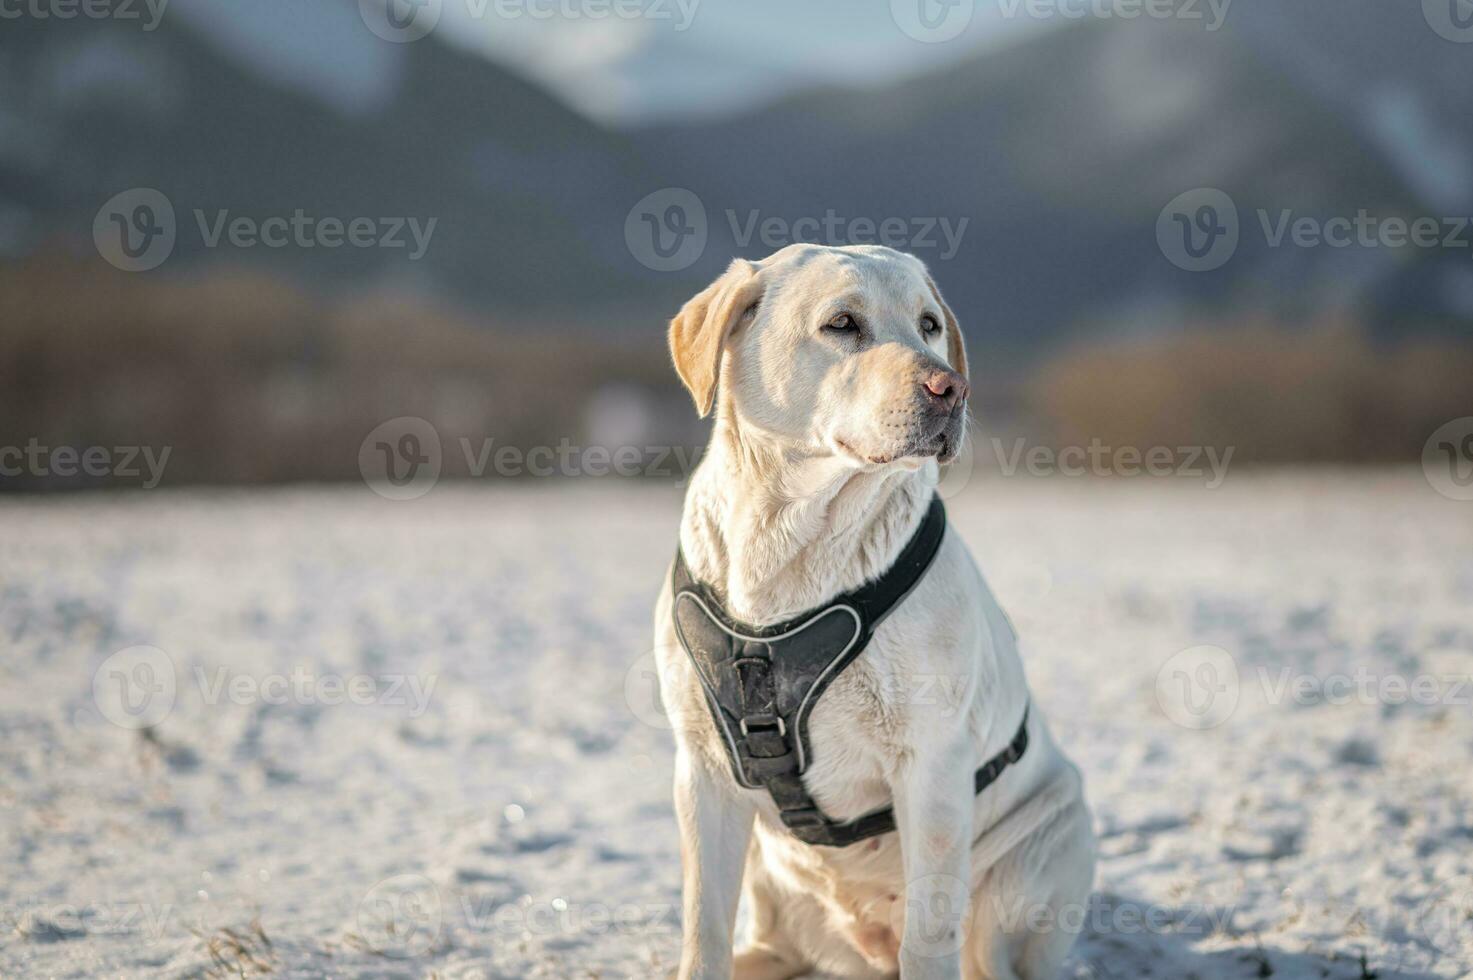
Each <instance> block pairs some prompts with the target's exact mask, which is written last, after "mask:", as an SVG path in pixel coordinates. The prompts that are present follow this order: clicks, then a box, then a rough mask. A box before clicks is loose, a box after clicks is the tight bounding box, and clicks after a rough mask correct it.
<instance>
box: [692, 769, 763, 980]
mask: <svg viewBox="0 0 1473 980" xmlns="http://www.w3.org/2000/svg"><path fill="white" fill-rule="evenodd" d="M755 813H756V809H755V807H754V806H753V805H752V802H751V801H750V800H748V799H745V798H744V797H743V795H742V794H741V791H740V790H739V789H738V788H737V787H736V785H735V784H734V783H733V782H732V780H731V777H730V776H729V775H728V774H727V773H726V772H725V771H721V770H717V769H715V768H714V763H713V762H712V760H710V759H709V758H706V757H705V756H704V755H702V754H701V753H699V752H692V751H691V750H690V749H689V748H688V747H686V746H681V747H680V748H679V749H678V751H677V753H676V760H675V817H676V821H677V822H678V823H679V824H680V852H681V854H680V857H681V869H682V872H683V874H682V878H683V887H684V895H683V899H682V908H683V912H684V919H683V923H682V927H681V952H680V972H679V974H678V976H679V977H680V980H727V978H729V977H730V976H731V970H732V931H733V930H734V929H735V927H736V912H737V902H738V900H739V899H740V897H741V889H742V868H743V865H744V863H745V861H746V856H747V843H748V841H749V840H750V839H751V836H752V820H753V817H754V815H755Z"/></svg>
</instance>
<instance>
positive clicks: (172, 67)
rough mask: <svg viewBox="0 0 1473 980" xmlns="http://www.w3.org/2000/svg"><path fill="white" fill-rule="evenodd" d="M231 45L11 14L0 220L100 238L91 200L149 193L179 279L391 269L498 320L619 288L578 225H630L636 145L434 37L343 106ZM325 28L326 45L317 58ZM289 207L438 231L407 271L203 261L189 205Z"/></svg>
mask: <svg viewBox="0 0 1473 980" xmlns="http://www.w3.org/2000/svg"><path fill="white" fill-rule="evenodd" d="M138 6H141V5H138ZM267 13H269V11H267ZM263 16H264V15H263ZM340 29H341V30H342V31H345V32H352V34H351V36H346V37H343V38H342V39H341V40H342V41H343V42H344V43H345V45H346V42H347V41H350V40H358V38H359V36H367V35H368V32H367V31H366V30H365V28H364V26H363V24H362V22H361V21H359V20H358V17H357V13H356V5H354V11H353V13H352V16H351V19H350V21H347V22H343V24H342V25H341V27H340ZM220 40H221V38H220V33H219V32H218V31H207V30H204V29H202V28H201V27H199V26H196V22H195V21H194V20H192V19H189V18H183V17H179V16H167V15H166V16H165V17H163V18H162V20H161V21H160V23H159V25H158V27H157V29H156V30H154V31H152V32H144V31H142V30H140V28H139V27H138V26H137V24H136V23H134V22H129V21H120V20H82V19H77V20H71V21H65V22H59V21H54V20H53V21H37V20H29V19H23V20H13V21H7V22H6V27H5V30H4V31H3V32H0V215H5V214H9V215H10V216H11V219H10V220H11V223H12V224H19V225H22V226H23V227H25V228H27V229H29V234H28V236H27V237H28V240H29V241H30V242H31V244H34V243H35V241H36V239H38V238H47V239H49V238H54V237H56V236H60V237H61V238H62V239H63V240H64V241H65V242H67V243H69V244H71V245H73V246H74V247H76V248H78V249H82V250H90V249H92V247H93V246H92V242H91V228H92V221H93V216H94V215H95V214H96V212H97V209H98V208H99V207H100V206H101V205H102V204H103V203H104V202H105V201H107V200H108V199H109V198H110V197H112V196H113V195H114V194H116V193H118V192H120V191H123V190H126V189H129V188H133V187H151V188H156V189H158V190H160V191H162V192H163V193H164V194H165V195H166V196H167V197H168V198H169V199H170V201H171V202H172V204H173V205H174V208H175V211H176V215H177V220H178V227H179V235H178V243H177V246H176V249H175V253H174V257H173V258H172V259H171V260H170V264H169V265H168V266H167V267H165V268H166V269H167V270H170V271H172V270H177V269H180V268H186V267H189V266H191V265H194V264H198V263H201V262H203V261H204V260H206V259H210V258H217V259H219V260H221V261H231V262H242V261H243V262H246V263H261V264H264V265H266V266H267V267H268V268H274V269H278V270H281V271H283V272H289V273H293V274H295V275H296V276H298V277H299V278H302V279H305V280H308V281H311V282H314V283H319V284H322V283H333V282H337V283H340V284H347V283H354V284H359V283H362V282H364V281H366V280H367V281H376V280H381V279H388V280H390V281H391V282H392V283H394V284H396V285H401V286H404V287H407V288H410V289H419V290H422V291H424V292H428V293H440V292H448V293H449V294H450V295H451V296H453V297H458V298H459V299H460V301H462V302H464V303H466V304H470V305H475V306H479V307H484V308H489V309H493V310H500V311H507V312H516V311H519V310H532V309H536V310H545V309H546V308H547V306H548V305H549V304H548V302H547V300H548V297H549V296H553V297H556V303H557V304H565V305H567V306H569V307H574V306H581V305H583V304H587V303H590V302H593V301H595V300H597V299H599V298H601V297H604V296H606V295H607V294H608V293H609V292H611V291H614V290H617V288H618V287H619V284H620V282H621V281H622V279H623V277H624V270H623V269H622V262H623V261H624V260H627V258H628V256H627V252H626V251H625V250H624V248H623V246H622V243H620V245H619V247H618V248H617V250H613V251H610V250H608V249H606V248H605V247H604V244H603V243H601V242H599V241H598V240H596V239H595V238H592V237H590V236H589V235H588V234H587V233H586V231H587V227H588V226H589V224H590V222H595V223H596V222H599V221H603V220H617V221H619V222H622V220H623V213H624V211H625V210H627V205H626V204H623V203H622V202H623V200H624V198H625V197H626V196H627V195H626V193H625V192H626V189H627V188H628V187H630V186H637V185H638V184H639V183H640V182H641V180H642V179H643V178H642V177H641V174H642V171H641V165H640V163H639V161H638V157H637V155H635V154H633V153H632V152H631V151H630V148H629V145H628V140H627V138H625V137H622V136H620V135H618V134H615V133H610V132H607V131H605V130H602V129H600V128H599V127H597V126H595V125H594V124H592V123H590V122H589V121H587V120H585V119H583V118H582V117H580V116H578V115H576V114H574V113H573V112H572V111H571V110H569V109H568V108H566V107H565V106H563V105H562V104H561V103H559V102H557V101H555V100H554V99H552V98H551V97H550V96H548V95H547V94H546V93H544V92H543V91H542V90H540V89H538V88H536V87H534V86H532V85H530V84H527V83H526V82H524V81H522V80H520V79H519V78H517V77H515V76H513V75H511V74H509V73H507V72H505V71H503V70H501V69H499V68H497V67H496V66H494V65H492V64H490V63H488V62H487V61H485V60H484V59H482V58H480V57H477V56H474V55H472V54H469V53H466V52H462V51H460V50H459V49H456V48H454V47H449V46H445V45H441V44H439V43H437V42H436V41H435V40H434V39H433V38H431V39H428V40H425V41H422V42H421V43H417V44H407V45H399V46H394V47H392V48H390V50H393V51H395V52H396V53H397V54H398V55H399V56H400V61H399V63H398V64H397V65H396V71H395V76H396V77H397V84H396V86H395V87H394V89H393V90H392V92H391V93H390V97H389V98H387V99H381V100H377V101H373V102H369V103H368V104H366V105H362V104H360V105H356V106H351V107H349V106H345V105H344V104H343V101H344V100H342V99H341V98H328V97H324V93H323V92H321V91H319V90H315V86H314V85H313V84H312V83H310V82H309V83H308V84H289V83H288V80H286V79H281V78H273V77H270V76H269V75H268V74H266V73H264V72H263V71H262V70H261V66H262V62H260V61H259V60H256V61H255V62H254V63H253V61H252V60H251V59H250V58H245V57H241V56H240V54H241V53H240V52H239V51H233V50H230V49H229V48H227V47H225V46H223V45H222V44H221V43H220ZM334 40H335V38H334V37H333V36H331V34H330V33H329V34H328V35H327V36H323V37H321V38H319V39H318V41H319V43H321V44H322V45H323V51H324V52H325V54H324V57H331V54H330V53H331V52H332V51H333V50H335V44H334ZM370 40H371V41H372V43H373V44H376V45H379V46H381V47H389V46H387V45H384V44H383V42H380V41H378V40H377V39H376V38H371V37H370ZM297 209H301V210H303V211H304V212H305V213H306V214H307V215H309V216H312V217H316V218H324V217H336V218H339V219H343V220H348V219H351V218H354V217H360V216H361V217H372V218H376V219H377V218H385V219H387V218H419V219H422V220H428V219H430V218H435V219H437V224H436V227H435V230H434V234H433V238H432V239H431V246H430V248H429V249H428V251H427V252H426V253H425V256H424V258H423V259H422V260H420V261H418V262H413V263H411V262H408V261H406V258H405V251H404V250H385V249H375V248H352V247H341V248H336V249H332V250H325V249H321V248H318V249H314V250H311V251H308V250H306V249H302V248H298V247H296V246H288V247H286V248H280V249H271V248H265V247H256V248H254V249H252V250H251V251H250V254H249V255H244V254H240V253H232V250H231V249H230V248H229V247H228V246H221V247H220V248H219V249H218V253H220V254H216V255H211V254H210V252H209V250H208V249H207V247H206V239H205V236H204V235H203V234H202V233H201V232H200V230H199V228H198V221H197V219H196V216H195V214H194V212H195V211H196V210H200V211H203V212H204V215H205V217H204V220H205V221H206V223H207V224H209V225H211V226H213V225H214V223H215V222H216V220H217V219H218V217H219V214H220V212H222V211H228V212H229V217H231V218H234V217H236V216H246V217H250V218H253V219H255V220H257V221H259V220H262V219H265V218H267V217H271V216H278V215H280V216H287V217H290V216H292V215H293V214H294V212H295V211H296V210H297ZM606 211H607V212H609V213H614V212H615V211H617V214H616V216H615V218H614V219H606V218H605V217H604V212H606ZM403 237H405V238H407V237H408V236H407V233H406V234H405V235H404V236H403ZM3 243H4V242H3V238H0V246H3ZM601 249H602V251H601ZM224 253H232V254H224ZM554 305H556V304H554Z"/></svg>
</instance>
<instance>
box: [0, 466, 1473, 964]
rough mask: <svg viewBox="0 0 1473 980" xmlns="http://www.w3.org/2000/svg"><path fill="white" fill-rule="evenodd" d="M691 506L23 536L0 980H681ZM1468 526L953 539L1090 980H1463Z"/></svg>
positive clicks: (1113, 516) (205, 507) (185, 512)
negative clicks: (1090, 876) (1038, 734)
mask: <svg viewBox="0 0 1473 980" xmlns="http://www.w3.org/2000/svg"><path fill="white" fill-rule="evenodd" d="M679 506H680V494H679V490H678V489H677V488H674V487H669V486H667V487H653V488H652V487H643V486H637V485H633V484H628V483H616V482H590V481H583V482H580V483H577V484H573V483H563V484H549V483H521V484H515V485H510V486H508V485H504V484H503V485H496V486H492V485H486V484H480V485H469V486H465V485H462V486H456V485H441V486H439V487H436V488H435V490H434V491H433V492H431V493H430V494H429V495H428V496H426V497H423V498H421V499H418V500H414V501H405V502H390V501H386V500H383V499H380V498H379V497H378V496H376V495H375V494H374V493H372V492H370V491H369V490H368V489H366V488H364V487H361V486H360V487H341V488H332V489H289V490H268V491H259V492H250V493H245V492H240V493H235V492H228V493H227V492H210V493H205V492H200V493H176V492H164V491H154V492H150V493H141V494H138V495H135V496H122V495H119V496H94V495H76V496H67V497H63V498H51V499H11V500H4V501H0V644H3V646H0V976H4V977H29V976H37V977H102V976H108V977H114V976H126V977H149V978H152V977H183V976H199V975H202V974H209V973H211V972H213V973H214V974H215V975H223V976H238V975H242V973H244V974H245V975H250V974H251V971H252V970H254V969H256V967H257V965H258V966H259V967H260V968H263V969H264V968H269V969H271V970H273V971H274V972H275V974H276V975H281V976H297V977H315V976H334V977H398V976H404V977H419V976H432V975H433V976H439V977H446V978H449V977H488V978H514V980H520V978H524V977H558V978H563V977H570V978H579V977H590V978H591V977H598V978H611V977H626V976H629V977H656V976H662V975H663V974H664V972H665V970H667V969H668V968H669V967H670V966H671V965H672V964H673V962H674V960H675V955H676V950H677V946H678V888H679V874H678V853H677V844H676V836H675V826H674V819H673V816H672V812H671V804H670V791H669V771H670V764H671V742H670V736H669V733H668V732H667V731H665V730H664V729H663V728H662V727H661V725H660V721H659V719H660V713H659V710H658V705H657V701H656V694H655V686H654V680H653V675H652V673H651V669H650V668H651V661H650V657H649V652H648V651H649V643H650V640H649V629H650V623H649V621H650V607H651V602H652V599H653V597H654V594H655V592H656V589H657V587H658V584H659V580H660V577H661V575H662V573H663V570H664V568H665V563H666V561H667V560H668V559H669V557H670V553H671V548H672V546H673V541H674V537H673V535H674V529H675V526H676V522H677V515H678V511H679ZM1470 508H1473V505H1470V504H1468V503H1459V502H1455V501H1451V500H1448V499H1445V498H1444V497H1441V496H1439V495H1438V494H1436V493H1434V492H1433V491H1432V490H1431V489H1430V488H1429V487H1428V485H1427V483H1426V482H1425V481H1424V480H1423V477H1422V475H1421V473H1420V472H1416V471H1412V472H1408V473H1379V474H1377V473H1366V472H1355V471H1331V472H1321V473H1315V474H1298V475H1292V474H1263V475H1257V474H1252V473H1234V474H1232V476H1231V477H1230V478H1229V479H1228V480H1227V481H1226V482H1225V483H1224V484H1223V486H1222V487H1221V488H1219V489H1216V490H1212V491H1208V490H1205V489H1203V488H1202V486H1201V485H1200V483H1196V484H1192V485H1187V484H1186V483H1184V482H1182V481H1181V480H1174V479H1168V478H1158V479H1148V478H1137V479H1134V480H1124V479H1115V480H1100V479H1066V478H1055V479H1052V480H1043V479H1021V478H1019V479H1004V478H1000V477H999V478H990V479H977V480H974V481H973V482H972V484H971V485H970V486H968V487H966V488H965V489H964V490H963V491H961V492H959V493H958V494H957V495H956V496H953V498H952V499H951V501H950V511H951V518H952V522H953V526H954V527H955V528H956V529H957V530H958V531H959V532H960V533H961V534H963V535H964V536H965V537H966V539H967V541H968V542H969V543H970V544H971V546H972V549H973V551H974V553H975V554H976V555H977V557H978V559H979V560H980V562H981V564H982V566H983V569H984V571H985V572H986V573H987V574H988V576H989V578H990V579H991V580H992V583H993V586H994V588H995V589H996V590H997V591H998V593H999V594H1000V595H1001V597H1002V598H1003V600H1004V602H1005V604H1006V605H1007V606H1008V608H1009V610H1010V611H1011V613H1012V615H1013V618H1014V620H1015V622H1016V623H1017V626H1018V628H1019V630H1020V631H1021V633H1022V634H1023V636H1024V641H1025V649H1026V656H1027V663H1028V670H1029V675H1030V679H1031V682H1032V686H1033V689H1034V692H1035V697H1036V699H1037V702H1038V703H1040V704H1041V705H1042V706H1043V707H1044V709H1045V710H1047V712H1048V714H1049V716H1050V718H1051V719H1052V724H1053V726H1054V731H1055V733H1056V735H1057V737H1058V738H1059V739H1060V741H1061V742H1062V743H1063V745H1064V746H1065V748H1066V749H1067V750H1068V751H1069V752H1070V753H1071V754H1072V755H1073V756H1074V757H1075V758H1076V759H1077V760H1078V761H1079V762H1080V764H1081V765H1082V767H1083V768H1084V770H1085V772H1086V775H1087V779H1088V791H1089V795H1090V798H1091V801H1092V803H1093V806H1094V810H1095V815H1096V820H1097V823H1098V828H1099V831H1100V838H1101V849H1102V860H1101V864H1100V873H1099V877H1098V883H1097V897H1096V901H1095V903H1094V905H1093V907H1092V908H1090V909H1089V910H1087V912H1084V915H1085V924H1086V932H1085V936H1084V938H1083V939H1082V941H1081V942H1080V943H1079V945H1078V946H1077V947H1076V950H1075V954H1074V957H1073V958H1072V959H1071V961H1070V963H1069V966H1068V969H1067V970H1066V975H1067V976H1069V977H1073V978H1122V980H1135V978H1139V977H1148V976H1149V977H1160V978H1172V980H1174V978H1193V977H1195V978H1201V980H1211V978H1238V977H1244V978H1249V977H1269V976H1272V977H1277V978H1281V980H1299V978H1325V977H1330V978H1342V977H1343V978H1363V977H1369V976H1377V975H1379V976H1380V977H1381V978H1382V980H1389V978H1393V977H1401V978H1422V977H1438V978H1452V977H1459V976H1466V975H1468V973H1469V970H1470V969H1473V919H1470V917H1469V912H1470V910H1473V680H1470V677H1473V509H1470ZM140 648H141V649H140ZM1213 648H1215V649H1213ZM150 722H155V723H156V724H154V725H153V727H151V728H150V727H146V726H147V725H148V724H149V723H150ZM1082 911H1083V910H1082ZM1362 957H1364V966H1363V965H1362Z"/></svg>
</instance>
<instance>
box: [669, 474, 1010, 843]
mask: <svg viewBox="0 0 1473 980" xmlns="http://www.w3.org/2000/svg"><path fill="white" fill-rule="evenodd" d="M945 534H946V509H945V507H944V506H943V505H942V503H941V499H940V498H939V497H933V498H932V500H931V505H930V507H929V508H928V510H927V511H926V516H925V517H924V518H923V519H922V521H921V525H920V527H919V528H918V529H917V530H916V532H915V535H914V536H913V537H912V538H911V539H910V541H909V542H908V543H907V544H906V546H905V548H904V549H902V550H901V552H900V555H899V557H897V558H896V560H895V564H894V565H892V566H891V567H890V569H889V570H888V571H887V572H886V573H885V574H884V575H882V576H880V577H879V578H878V579H876V580H875V581H873V582H870V583H867V584H865V585H862V586H860V587H859V588H858V589H855V590H854V591H852V592H848V593H845V594H844V595H841V596H839V597H837V598H835V599H834V600H833V601H832V602H831V603H829V604H827V605H825V606H823V607H821V608H819V609H817V610H814V611H810V612H808V613H805V614H803V615H801V616H796V617H794V618H792V619H789V620H787V621H786V622H782V623H777V624H774V625H771V626H751V625H748V624H746V623H742V622H739V621H737V620H734V619H732V618H731V617H730V616H729V615H727V612H726V610H725V608H724V607H723V606H722V604H721V602H720V601H719V599H718V598H717V596H716V594H715V592H714V590H712V589H711V588H710V587H709V586H707V585H706V584H705V583H703V582H700V581H698V580H697V579H696V578H695V577H694V576H693V575H692V574H691V572H690V569H689V568H688V567H687V565H686V563H685V556H684V555H683V554H681V553H680V552H679V550H677V551H676V555H675V567H674V570H673V572H672V581H671V586H672V591H673V593H674V600H673V602H674V619H675V632H676V635H677V637H678V638H679V639H680V645H681V646H682V647H683V648H684V649H685V652H686V654H687V655H688V656H689V657H690V660H691V664H692V665H693V666H694V667H695V670H696V674H697V676H699V678H700V680H701V686H702V687H703V688H704V689H705V694H706V706H707V707H708V708H709V709H710V711H711V717H712V719H713V720H714V721H715V723H716V728H717V730H718V731H719V732H720V733H721V735H722V740H723V742H724V743H725V745H726V750H727V755H728V757H729V759H730V761H731V768H732V775H733V776H734V777H735V778H736V780H737V782H738V783H740V784H741V785H743V786H745V787H747V788H748V789H762V790H766V791H767V793H768V794H769V795H770V796H771V797H772V799H773V802H774V803H775V804H776V805H777V808H778V813H779V816H780V817H781V818H782V821H783V824H784V825H785V826H786V827H787V828H788V830H789V831H791V832H792V834H793V835H794V836H795V837H797V838H798V839H799V840H802V841H804V842H806V843H809V844H822V845H827V846H830V847H843V846H845V845H848V844H853V843H855V842H856V841H861V840H864V839H866V838H868V837H874V836H876V835H879V834H884V833H888V832H889V831H892V830H894V829H895V814H894V810H893V809H892V808H890V807H886V808H885V809H883V810H877V811H875V812H874V813H869V814H866V815H864V816H862V817H859V818H857V819H855V820H851V821H849V822H847V823H837V822H835V821H833V820H830V819H829V818H828V817H827V816H825V815H824V813H823V812H822V811H821V810H820V809H819V807H818V804H817V803H816V802H815V801H814V799H813V797H811V796H810V795H809V794H808V790H807V788H806V787H805V786H804V784H803V778H802V777H803V773H804V772H805V771H806V770H807V769H808V767H809V765H810V764H811V762H812V759H813V752H812V748H811V746H810V743H809V740H808V718H809V715H810V714H811V713H812V710H813V706H814V704H816V703H817V701H818V699H819V698H820V697H821V696H822V695H823V692H824V690H825V689H826V688H827V687H828V686H829V684H831V683H832V682H833V680H834V678H835V677H837V676H838V675H839V674H840V673H842V672H843V670H844V668H846V667H848V666H849V665H850V664H851V663H853V662H854V660H855V659H856V658H857V657H858V656H859V655H860V653H862V652H863V651H864V648H865V646H866V645H868V643H869V641H870V638H871V637H872V636H873V635H874V631H875V629H876V628H877V627H878V626H879V625H880V623H881V622H882V621H883V620H884V618H885V617H886V616H887V615H889V614H890V613H891V612H892V611H893V610H894V609H895V607H896V606H898V605H899V604H900V603H901V601H902V600H904V599H905V597H906V596H907V595H909V594H910V592H911V590H912V589H914V588H915V586H916V584H917V583H919V582H920V580H921V579H922V578H923V577H924V576H925V574H926V570H927V569H928V568H930V567H931V562H932V561H933V560H934V559H935V557H936V553H937V551H939V550H940V547H941V541H942V538H943V537H944V536H945ZM1027 748H1028V710H1027V708H1026V707H1025V708H1024V711H1023V720H1022V722H1021V723H1020V724H1019V726H1018V731H1017V734H1016V735H1015V736H1013V740H1012V741H1011V742H1010V743H1009V744H1008V746H1007V747H1006V748H1005V749H1003V751H1002V752H1000V753H998V754H997V755H996V756H994V757H993V758H991V759H989V760H988V761H987V762H986V763H985V764H983V766H982V767H981V768H980V769H978V770H977V774H976V778H975V780H974V782H975V785H976V792H978V793H980V792H982V790H984V789H986V788H987V787H988V786H989V785H991V784H992V783H993V782H994V781H996V780H997V778H998V776H1000V775H1001V774H1002V772H1003V770H1005V769H1006V768H1007V767H1008V766H1009V765H1011V764H1013V763H1014V762H1017V761H1018V759H1020V758H1022V756H1023V753H1024V752H1025V751H1026V750H1027Z"/></svg>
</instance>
